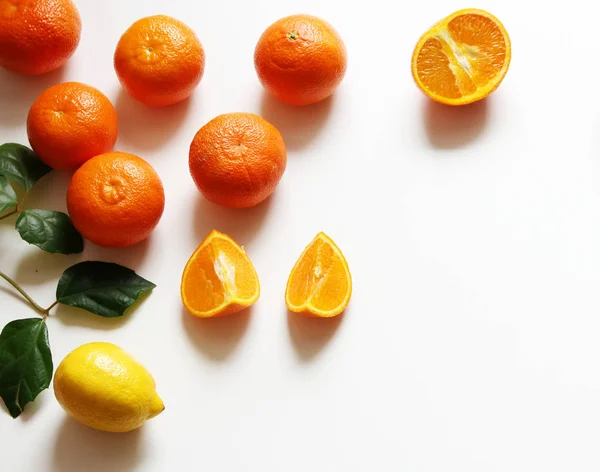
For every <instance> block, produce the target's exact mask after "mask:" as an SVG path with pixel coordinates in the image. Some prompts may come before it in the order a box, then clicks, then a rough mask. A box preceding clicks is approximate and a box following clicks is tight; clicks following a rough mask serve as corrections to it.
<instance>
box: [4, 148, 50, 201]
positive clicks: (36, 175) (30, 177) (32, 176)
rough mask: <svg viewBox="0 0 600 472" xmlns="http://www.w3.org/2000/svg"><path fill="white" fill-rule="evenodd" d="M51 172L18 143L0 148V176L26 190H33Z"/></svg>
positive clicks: (33, 154)
mask: <svg viewBox="0 0 600 472" xmlns="http://www.w3.org/2000/svg"><path fill="white" fill-rule="evenodd" d="M51 170H52V169H51V168H50V167H48V166H47V165H46V164H44V163H43V162H42V161H41V160H40V158H39V157H37V155H36V154H35V153H34V152H33V151H32V150H31V149H29V148H28V147H26V146H23V145H21V144H16V143H7V144H3V145H2V146H0V174H1V175H4V176H5V177H8V179H10V180H12V181H14V182H16V183H17V184H18V185H19V186H21V187H23V188H24V189H25V190H31V189H32V188H33V186H34V185H35V183H36V182H37V181H38V180H40V179H41V178H42V177H43V176H44V175H46V174H47V173H48V172H50V171H51Z"/></svg>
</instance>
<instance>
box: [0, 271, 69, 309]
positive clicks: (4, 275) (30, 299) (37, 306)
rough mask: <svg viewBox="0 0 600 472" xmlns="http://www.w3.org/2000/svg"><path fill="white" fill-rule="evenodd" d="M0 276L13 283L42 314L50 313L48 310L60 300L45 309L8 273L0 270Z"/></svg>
mask: <svg viewBox="0 0 600 472" xmlns="http://www.w3.org/2000/svg"><path fill="white" fill-rule="evenodd" d="M0 277H2V278H3V279H4V280H6V281H7V282H8V283H9V284H11V285H12V286H13V287H14V288H15V290H16V291H17V292H19V293H20V294H21V295H23V297H24V298H25V300H27V301H28V302H29V303H31V306H32V307H33V308H35V310H36V311H37V312H39V313H40V314H42V315H43V314H46V315H47V314H48V311H49V310H50V308H52V307H53V306H54V305H56V304H57V303H58V302H54V303H53V304H52V305H51V306H50V308H48V310H44V309H43V308H42V307H41V306H39V305H38V304H37V303H36V302H34V301H33V299H32V298H31V297H30V296H29V295H27V293H26V292H25V290H23V289H22V288H21V287H19V285H18V284H17V283H16V282H15V281H14V280H12V279H11V278H10V277H9V276H8V275H6V274H4V273H2V272H1V271H0Z"/></svg>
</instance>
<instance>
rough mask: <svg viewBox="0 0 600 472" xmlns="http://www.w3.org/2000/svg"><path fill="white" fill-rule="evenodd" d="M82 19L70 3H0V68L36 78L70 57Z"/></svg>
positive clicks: (46, 0) (51, 0) (32, 0)
mask: <svg viewBox="0 0 600 472" xmlns="http://www.w3.org/2000/svg"><path fill="white" fill-rule="evenodd" d="M80 36H81V19H80V18H79V12H78V11H77V8H75V5H74V4H73V2H72V1H71V0H0V66H1V67H4V68H5V69H8V70H10V71H13V72H18V73H20V74H26V75H37V74H44V73H46V72H50V71H51V70H54V69H58V68H59V67H61V66H62V65H64V63H65V62H67V59H69V57H71V56H72V55H73V53H74V52H75V49H76V48H77V45H78V44H79V38H80Z"/></svg>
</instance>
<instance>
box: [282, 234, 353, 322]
mask: <svg viewBox="0 0 600 472" xmlns="http://www.w3.org/2000/svg"><path fill="white" fill-rule="evenodd" d="M351 296H352V276H351V275H350V269H349V268H348V263H347V262H346V258H345V257H344V255H343V254H342V251H340V249H339V248H338V247H337V246H336V244H335V243H334V242H333V240H332V239H331V238H329V237H328V236H327V235H326V234H325V233H319V234H318V235H317V236H316V237H315V239H313V241H312V242H311V243H310V244H309V245H308V246H307V247H306V249H305V250H304V252H303V253H302V255H301V256H300V258H299V259H298V261H297V262H296V264H295V265H294V268H293V269H292V272H291V273H290V277H289V279H288V283H287V287H286V290H285V303H286V305H287V307H288V309H289V310H290V311H292V312H294V313H300V314H302V315H305V316H309V317H314V318H332V317H334V316H337V315H339V314H340V313H342V312H343V311H344V310H345V309H346V307H347V306H348V303H349V302H350V297H351Z"/></svg>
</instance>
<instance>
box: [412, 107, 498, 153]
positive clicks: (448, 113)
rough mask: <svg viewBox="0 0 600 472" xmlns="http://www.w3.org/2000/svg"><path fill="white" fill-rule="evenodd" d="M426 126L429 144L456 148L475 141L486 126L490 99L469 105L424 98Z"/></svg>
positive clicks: (440, 147) (437, 146)
mask: <svg viewBox="0 0 600 472" xmlns="http://www.w3.org/2000/svg"><path fill="white" fill-rule="evenodd" d="M425 100H426V102H425V103H424V108H425V112H424V114H423V116H424V120H425V128H426V131H427V138H428V139H429V142H430V143H431V145H432V146H434V147H436V148H439V149H457V148H460V147H463V146H466V145H468V144H469V143H471V142H472V141H474V140H475V139H476V138H477V137H478V136H479V135H480V134H481V133H482V131H483V130H484V129H485V124H486V122H487V118H488V115H489V100H488V99H483V100H480V101H478V102H475V103H472V104H470V105H464V106H449V105H442V104H441V103H437V102H435V101H433V100H431V99H429V98H425Z"/></svg>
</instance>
